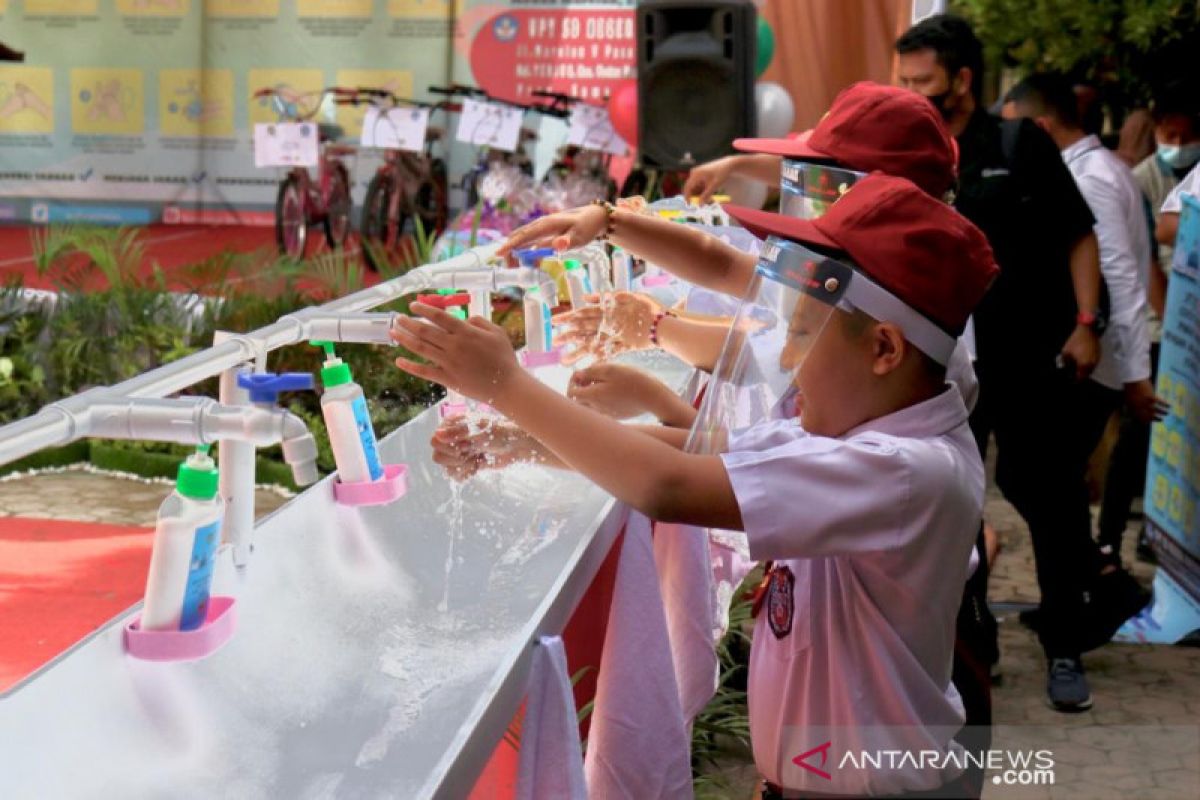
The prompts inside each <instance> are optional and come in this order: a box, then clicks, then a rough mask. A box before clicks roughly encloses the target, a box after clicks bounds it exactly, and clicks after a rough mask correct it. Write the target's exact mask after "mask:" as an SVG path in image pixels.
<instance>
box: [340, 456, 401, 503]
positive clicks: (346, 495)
mask: <svg viewBox="0 0 1200 800" xmlns="http://www.w3.org/2000/svg"><path fill="white" fill-rule="evenodd" d="M407 492H408V467H407V466H405V465H404V464H385V465H384V466H383V477H382V478H380V479H379V480H377V481H359V482H358V483H343V482H342V481H340V480H339V481H334V483H333V497H334V499H335V500H337V501H338V502H339V503H341V504H342V505H344V506H381V505H385V504H387V503H390V502H392V501H393V500H399V499H400V498H401V497H404V495H405V494H406V493H407Z"/></svg>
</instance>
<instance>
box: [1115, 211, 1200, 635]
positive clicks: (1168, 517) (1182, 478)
mask: <svg viewBox="0 0 1200 800" xmlns="http://www.w3.org/2000/svg"><path fill="white" fill-rule="evenodd" d="M1157 391H1158V394H1159V396H1160V397H1163V398H1164V399H1167V400H1169V401H1170V403H1171V413H1170V414H1169V415H1168V416H1167V418H1166V419H1164V420H1163V421H1161V422H1158V423H1155V425H1154V427H1153V429H1152V431H1151V438H1150V460H1149V463H1148V465H1147V469H1146V492H1145V498H1146V504H1145V508H1146V530H1147V533H1148V535H1149V537H1150V541H1151V542H1152V544H1153V546H1154V551H1155V553H1156V554H1157V556H1158V564H1159V568H1158V572H1157V574H1156V575H1155V578H1154V602H1153V603H1151V604H1150V605H1149V606H1147V607H1146V609H1145V610H1143V611H1142V612H1141V613H1140V614H1138V615H1137V616H1136V617H1134V618H1133V619H1131V620H1129V621H1128V622H1126V623H1125V625H1124V627H1122V628H1121V630H1120V631H1119V632H1118V634H1117V637H1116V638H1117V640H1118V641H1126V642H1155V643H1164V644H1178V643H1184V642H1186V643H1188V644H1200V511H1198V506H1200V199H1197V198H1196V197H1193V196H1191V195H1185V196H1184V197H1183V211H1182V213H1181V215H1180V220H1179V235H1178V237H1177V239H1176V241H1175V254H1174V258H1173V260H1172V263H1171V277H1170V281H1169V283H1168V289H1167V307H1166V314H1165V317H1164V319H1163V336H1162V350H1161V353H1160V355H1159V362H1158V386H1157Z"/></svg>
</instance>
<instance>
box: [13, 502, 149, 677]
mask: <svg viewBox="0 0 1200 800" xmlns="http://www.w3.org/2000/svg"><path fill="white" fill-rule="evenodd" d="M151 540H152V536H151V531H149V530H147V529H145V528H130V527H121V526H118V525H101V524H96V523H84V522H61V521H58V520H45V519H24V518H21V517H0V692H2V691H4V690H5V689H7V688H8V687H10V686H12V685H13V684H14V683H16V682H17V681H19V680H21V679H22V678H24V677H25V676H26V675H28V674H29V673H31V672H33V671H34V670H36V669H37V668H38V667H40V666H42V665H43V664H45V663H46V662H47V661H50V660H51V659H53V658H54V657H55V656H57V655H58V654H59V653H61V652H62V651H63V650H66V649H67V648H68V647H70V646H71V645H73V644H75V643H76V642H78V641H79V640H80V639H82V638H83V637H84V636H86V635H87V634H89V633H91V632H92V631H94V630H96V629H97V628H99V627H100V626H101V625H103V624H104V623H105V622H107V621H109V620H110V619H112V618H113V617H115V616H116V615H117V614H119V613H121V612H122V611H124V610H125V609H127V608H129V607H130V606H131V605H133V604H134V603H136V602H137V601H138V600H140V599H141V596H142V592H143V590H144V589H145V585H146V571H147V569H148V568H149V566H150V544H151Z"/></svg>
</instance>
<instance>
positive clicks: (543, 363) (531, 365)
mask: <svg viewBox="0 0 1200 800" xmlns="http://www.w3.org/2000/svg"><path fill="white" fill-rule="evenodd" d="M562 355H563V351H562V348H561V347H555V348H553V349H552V350H547V351H546V352H544V353H534V352H531V351H529V350H522V351H521V366H523V367H525V368H526V369H535V368H537V367H549V366H553V365H555V364H560V363H562Z"/></svg>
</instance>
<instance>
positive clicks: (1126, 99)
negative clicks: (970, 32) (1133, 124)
mask: <svg viewBox="0 0 1200 800" xmlns="http://www.w3.org/2000/svg"><path fill="white" fill-rule="evenodd" d="M952 8H953V10H954V11H957V12H958V13H961V14H962V15H963V16H965V17H967V18H968V19H970V20H971V22H972V23H973V24H974V25H975V29H976V32H977V33H978V34H979V38H980V39H981V40H982V41H983V42H984V46H985V48H986V51H987V54H988V56H989V60H990V61H991V62H992V63H998V64H1001V65H1003V66H1009V67H1015V68H1017V69H1019V70H1021V71H1023V72H1041V71H1055V72H1061V73H1064V74H1067V75H1070V76H1072V77H1073V78H1076V79H1078V80H1082V81H1086V82H1089V83H1092V84H1094V85H1096V87H1097V88H1098V89H1099V90H1100V93H1101V96H1102V98H1103V100H1104V102H1105V104H1106V105H1108V106H1109V107H1110V109H1112V110H1113V111H1114V112H1116V116H1117V117H1118V118H1119V116H1120V115H1121V114H1122V113H1123V112H1124V111H1125V110H1126V109H1127V108H1131V107H1133V106H1135V105H1144V104H1145V103H1146V102H1147V101H1149V100H1150V99H1151V97H1152V94H1153V91H1154V90H1155V89H1161V88H1162V87H1163V86H1164V85H1166V84H1168V83H1170V82H1172V81H1178V80H1180V79H1192V80H1194V78H1195V69H1194V53H1195V48H1196V46H1197V44H1200V3H1197V2H1196V0H954V2H953V3H952Z"/></svg>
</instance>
